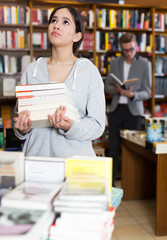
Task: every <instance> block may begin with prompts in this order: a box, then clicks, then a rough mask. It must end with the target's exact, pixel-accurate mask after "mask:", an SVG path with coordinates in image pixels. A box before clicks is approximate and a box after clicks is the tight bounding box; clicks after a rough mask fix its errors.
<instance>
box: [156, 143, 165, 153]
mask: <svg viewBox="0 0 167 240" xmlns="http://www.w3.org/2000/svg"><path fill="white" fill-rule="evenodd" d="M153 149H154V152H155V153H156V154H161V153H164V154H165V153H167V142H156V143H153Z"/></svg>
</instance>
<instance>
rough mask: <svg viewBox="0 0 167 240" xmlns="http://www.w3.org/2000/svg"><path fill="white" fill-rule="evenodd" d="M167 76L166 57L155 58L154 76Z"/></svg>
mask: <svg viewBox="0 0 167 240" xmlns="http://www.w3.org/2000/svg"><path fill="white" fill-rule="evenodd" d="M164 74H167V57H156V59H155V75H162V76H163V75H164Z"/></svg>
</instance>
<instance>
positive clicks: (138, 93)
mask: <svg viewBox="0 0 167 240" xmlns="http://www.w3.org/2000/svg"><path fill="white" fill-rule="evenodd" d="M120 46H121V49H122V56H121V57H119V58H115V59H114V60H113V61H112V62H111V66H110V71H109V73H108V76H107V81H106V84H105V91H106V93H107V94H112V102H111V108H110V113H109V116H108V120H109V155H110V156H111V157H112V158H113V186H115V181H116V179H117V174H118V168H119V155H120V141H121V138H120V130H121V129H129V130H140V121H141V115H143V114H144V107H143V101H144V100H147V99H149V98H150V97H151V83H152V77H151V74H152V73H151V63H150V62H149V61H148V60H147V59H144V58H143V57H140V56H138V55H137V54H136V49H137V42H136V36H135V35H134V34H133V33H125V34H123V35H122V36H121V38H120ZM111 73H113V74H114V75H115V76H116V77H117V78H119V79H120V80H121V82H122V83H123V82H124V81H126V80H128V79H132V78H137V80H136V81H133V82H130V83H127V84H125V85H123V86H124V87H122V86H121V85H120V84H118V83H117V82H116V81H115V80H114V78H113V77H112V76H111Z"/></svg>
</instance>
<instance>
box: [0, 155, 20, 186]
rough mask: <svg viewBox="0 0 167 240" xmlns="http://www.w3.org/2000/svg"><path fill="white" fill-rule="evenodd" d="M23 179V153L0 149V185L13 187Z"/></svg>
mask: <svg viewBox="0 0 167 240" xmlns="http://www.w3.org/2000/svg"><path fill="white" fill-rule="evenodd" d="M23 181H24V153H23V152H12V151H11V152H7V151H0V187H1V188H13V187H15V186H17V185H18V184H20V183H22V182H23Z"/></svg>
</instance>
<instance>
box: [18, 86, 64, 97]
mask: <svg viewBox="0 0 167 240" xmlns="http://www.w3.org/2000/svg"><path fill="white" fill-rule="evenodd" d="M65 92H66V89H64V88H60V89H50V90H49V92H48V90H42V91H36V90H32V91H27V92H16V97H18V98H19V99H21V98H28V97H37V96H38V97H39V96H52V95H54V94H62V93H65Z"/></svg>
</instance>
